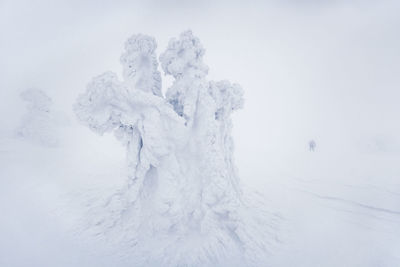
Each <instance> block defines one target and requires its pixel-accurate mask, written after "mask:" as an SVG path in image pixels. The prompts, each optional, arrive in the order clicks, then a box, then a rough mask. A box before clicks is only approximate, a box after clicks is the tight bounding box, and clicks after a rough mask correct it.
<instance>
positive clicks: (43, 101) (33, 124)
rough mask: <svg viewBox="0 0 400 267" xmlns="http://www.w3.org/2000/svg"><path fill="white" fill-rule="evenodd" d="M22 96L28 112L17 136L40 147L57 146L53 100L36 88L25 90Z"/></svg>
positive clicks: (18, 129) (17, 131)
mask: <svg viewBox="0 0 400 267" xmlns="http://www.w3.org/2000/svg"><path fill="white" fill-rule="evenodd" d="M20 96H21V99H22V100H24V101H25V102H26V103H27V109H28V110H27V112H26V114H25V115H24V116H23V118H22V121H21V124H20V126H19V127H18V128H17V130H16V134H17V136H18V137H21V138H24V139H26V140H29V141H31V142H34V143H37V144H40V145H45V146H55V145H57V144H58V137H57V134H56V132H55V131H56V121H55V119H54V116H53V112H52V110H51V108H52V100H51V98H50V97H48V96H47V95H46V93H44V92H43V91H42V90H39V89H35V88H30V89H26V90H24V91H23V92H22V93H21V95H20Z"/></svg>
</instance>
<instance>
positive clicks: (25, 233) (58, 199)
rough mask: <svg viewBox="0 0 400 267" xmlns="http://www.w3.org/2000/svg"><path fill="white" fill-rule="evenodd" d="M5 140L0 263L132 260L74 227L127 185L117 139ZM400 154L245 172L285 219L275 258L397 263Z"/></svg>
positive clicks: (327, 156) (325, 156)
mask: <svg viewBox="0 0 400 267" xmlns="http://www.w3.org/2000/svg"><path fill="white" fill-rule="evenodd" d="M0 144H1V152H0V170H1V173H0V176H1V178H2V186H1V188H0V198H1V201H0V210H1V211H2V215H1V218H2V219H1V223H0V236H2V238H1V241H0V251H1V257H0V264H1V266H93V264H96V265H97V266H115V265H114V264H120V265H121V266H126V264H125V263H124V262H123V260H121V259H120V258H119V257H120V255H118V256H114V255H113V254H110V252H109V251H108V250H107V248H106V247H105V244H103V245H102V244H101V243H91V241H90V240H86V239H85V238H84V237H82V238H80V236H79V234H77V233H78V230H77V229H76V228H75V226H76V224H77V222H79V220H80V219H81V217H82V215H83V212H84V205H85V201H90V197H101V193H100V192H103V193H104V195H107V192H110V191H112V190H115V188H118V186H119V185H121V184H122V183H123V182H124V175H125V174H124V173H123V169H124V165H125V158H124V155H125V154H124V149H123V148H122V147H120V146H119V143H118V142H117V141H116V140H114V139H113V137H112V136H109V137H98V136H96V135H93V134H92V133H91V132H89V131H88V130H86V129H84V128H82V127H80V126H79V125H75V126H74V127H73V128H69V129H68V130H67V131H66V132H65V135H64V136H63V138H62V142H61V144H60V146H59V147H43V146H40V145H37V144H31V143H30V142H27V141H26V140H23V139H16V138H12V137H10V136H7V135H5V134H3V135H2V136H1V139H0ZM262 160H263V159H259V163H260V164H261V162H262ZM399 161H400V155H399V154H396V153H389V154H379V153H378V154H376V153H372V154H371V153H370V154H368V153H354V152H353V153H351V154H350V155H349V154H343V155H342V156H340V157H336V158H332V155H331V153H329V152H328V151H324V149H323V148H321V147H320V148H319V150H317V151H315V152H309V151H307V150H306V149H305V151H304V153H301V154H299V155H296V156H292V157H291V158H290V159H287V162H286V164H290V165H291V166H292V168H291V169H290V170H287V169H286V170H285V168H279V167H276V166H275V171H274V172H271V171H270V172H268V170H271V168H269V169H268V168H267V167H266V168H265V174H264V175H263V174H262V173H261V172H260V173H259V174H257V175H258V177H255V178H253V179H243V180H244V181H243V183H244V184H247V185H249V186H252V187H255V188H257V190H258V191H259V192H261V193H262V194H264V195H266V196H267V198H268V205H269V208H270V209H271V211H273V212H278V213H279V216H280V218H281V221H280V224H281V225H280V227H279V229H278V232H277V235H278V236H279V242H280V245H279V246H278V248H277V249H276V250H275V251H274V252H273V253H272V255H271V256H270V265H271V266H371V267H372V266H397V265H399V264H400V257H399V251H400V238H399V236H400V183H399V181H398V174H399V173H400V166H399V164H398V162H399ZM264 164H265V165H268V164H266V163H264Z"/></svg>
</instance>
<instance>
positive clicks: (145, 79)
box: [74, 31, 273, 266]
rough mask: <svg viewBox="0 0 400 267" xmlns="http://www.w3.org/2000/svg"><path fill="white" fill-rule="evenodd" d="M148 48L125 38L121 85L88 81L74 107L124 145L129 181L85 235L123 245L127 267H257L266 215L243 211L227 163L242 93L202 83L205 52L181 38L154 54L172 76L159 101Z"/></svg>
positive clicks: (145, 41)
mask: <svg viewBox="0 0 400 267" xmlns="http://www.w3.org/2000/svg"><path fill="white" fill-rule="evenodd" d="M155 48H156V43H155V40H154V39H153V38H152V37H149V36H146V35H141V34H139V35H134V36H133V37H131V38H130V39H129V40H128V41H127V43H126V45H125V49H126V51H125V53H124V54H123V55H122V57H121V62H122V65H123V67H124V71H123V73H124V75H123V77H124V80H123V81H120V80H119V79H118V77H117V75H116V74H114V73H111V72H106V73H104V74H102V75H100V76H98V77H96V78H94V79H93V80H92V82H91V83H90V84H89V85H88V87H87V90H86V92H85V94H83V95H81V96H80V97H79V98H78V100H77V103H76V104H75V106H74V109H75V112H76V114H77V116H78V118H79V120H80V121H81V122H82V123H84V124H86V125H87V126H88V127H90V128H91V129H92V130H94V131H95V132H97V133H99V134H103V133H105V132H111V131H113V132H114V133H115V135H116V137H117V138H118V139H119V140H120V141H121V142H122V143H123V144H124V145H125V146H126V147H127V161H128V167H129V181H128V183H127V185H126V186H125V187H124V188H121V190H120V191H118V192H115V193H114V194H112V196H111V197H110V198H109V199H108V200H107V201H106V204H105V205H103V206H101V207H100V208H99V209H98V213H99V214H100V217H97V220H96V221H94V222H93V223H92V229H95V231H97V234H100V235H102V236H106V237H108V238H111V239H112V240H118V241H116V242H119V244H121V243H124V244H127V245H128V246H129V247H131V248H132V250H131V253H132V259H133V260H134V261H135V263H133V265H134V266H143V265H146V264H147V265H151V266H155V265H157V266H198V265H201V266H208V265H213V264H217V265H218V263H220V264H221V263H224V264H228V262H230V263H231V264H230V266H233V265H235V264H236V265H237V264H238V265H241V266H243V264H247V265H250V266H251V265H257V264H261V263H260V262H262V259H263V258H264V257H265V255H266V252H267V250H268V244H269V243H270V242H271V239H272V238H273V237H272V234H271V232H270V231H269V230H270V229H269V227H268V226H267V225H271V221H268V220H270V219H271V218H270V217H269V216H266V214H267V213H265V211H263V209H260V210H258V211H254V213H253V212H250V209H249V206H250V204H249V203H248V202H247V201H246V196H244V195H243V193H242V188H241V186H240V183H239V178H238V175H237V172H236V169H235V165H234V160H233V141H232V137H231V128H232V122H231V114H232V112H233V111H235V110H238V109H240V108H242V106H243V91H242V89H241V87H240V86H239V85H237V84H231V83H230V82H228V81H220V82H210V81H207V80H206V75H207V71H208V67H207V66H206V65H205V64H204V63H203V55H204V51H205V50H204V49H203V47H202V45H201V43H200V41H199V39H198V38H196V37H195V36H193V34H192V32H191V31H186V32H184V33H182V34H181V35H180V37H179V38H178V39H172V40H171V41H170V42H169V44H168V47H167V49H166V51H165V52H164V53H162V54H161V56H160V61H161V65H162V68H163V70H164V72H165V73H166V74H167V75H172V76H173V77H174V79H175V80H174V83H173V85H172V86H171V87H170V88H168V90H167V93H166V97H163V95H162V94H161V84H160V82H161V79H160V75H159V72H158V71H157V66H158V63H157V60H156V58H155V54H154V51H155ZM104 207H105V208H104Z"/></svg>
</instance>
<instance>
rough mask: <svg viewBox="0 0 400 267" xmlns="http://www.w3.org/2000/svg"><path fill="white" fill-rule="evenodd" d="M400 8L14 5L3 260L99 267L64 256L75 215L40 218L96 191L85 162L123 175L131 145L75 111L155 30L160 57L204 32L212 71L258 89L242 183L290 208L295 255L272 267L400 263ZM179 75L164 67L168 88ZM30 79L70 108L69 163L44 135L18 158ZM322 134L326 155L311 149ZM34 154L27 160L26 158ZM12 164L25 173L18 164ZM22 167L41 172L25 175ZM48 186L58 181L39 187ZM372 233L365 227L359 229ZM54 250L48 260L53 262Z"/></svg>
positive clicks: (5, 61) (0, 88)
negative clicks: (129, 43) (188, 35)
mask: <svg viewBox="0 0 400 267" xmlns="http://www.w3.org/2000/svg"><path fill="white" fill-rule="evenodd" d="M399 10H400V3H399V2H397V1H386V0H383V1H340V0H339V1H313V0H306V1H294V0H293V1H292V0H286V1H180V0H171V1H169V0H168V1H161V0H160V1H50V0H49V1H47V0H43V1H28V0H26V1H11V0H10V1H7V0H2V1H1V2H0V33H1V37H0V59H1V60H0V74H1V76H0V99H1V105H0V121H1V125H0V135H1V136H0V137H1V138H2V140H1V143H0V153H1V155H2V156H1V158H0V194H1V195H2V197H0V200H1V201H2V202H3V204H0V207H3V208H4V209H7V212H5V214H4V215H2V216H7V218H2V216H0V218H2V219H1V221H3V222H0V227H1V228H2V229H0V233H3V234H4V235H6V234H7V236H8V237H9V238H8V239H7V240H6V239H4V238H1V239H2V240H1V241H0V263H1V258H2V256H1V254H2V252H1V250H3V249H4V251H7V254H8V255H7V257H5V258H6V260H5V261H4V262H5V263H7V264H12V263H13V262H14V263H15V262H16V264H15V266H34V265H30V264H29V261H31V263H32V259H35V260H34V261H33V264H37V266H46V264H48V265H47V266H56V265H54V263H55V262H61V263H60V265H63V266H68V264H70V262H68V260H65V258H67V256H66V255H74V256H75V257H76V261H74V260H71V262H74V263H73V264H75V265H74V266H77V265H76V262H81V263H82V265H85V266H86V265H88V266H90V265H91V264H90V261H89V260H88V261H87V262H89V263H87V262H86V261H85V260H86V258H90V257H88V256H87V255H86V254H85V252H81V251H80V250H79V249H77V251H78V252H71V253H69V252H65V253H62V252H60V251H58V250H57V251H56V252H52V250H51V249H50V248H52V245H51V244H60V245H59V246H58V247H59V248H60V249H61V248H65V250H66V251H69V250H72V247H73V246H74V245H71V244H70V243H69V242H72V241H70V239H71V240H72V239H73V238H69V235H68V234H60V233H59V232H60V230H59V229H58V227H57V225H58V224H59V222H52V223H49V225H51V226H49V227H48V228H47V227H44V226H43V223H44V222H46V223H47V222H48V221H46V220H45V221H43V220H42V219H40V218H45V216H46V214H47V211H46V208H43V207H42V206H40V205H41V204H38V203H47V202H48V201H49V199H55V198H56V197H55V196H54V195H57V194H69V193H71V191H73V190H75V186H76V185H77V184H79V186H82V184H85V185H87V184H89V185H90V183H91V181H93V178H88V180H87V181H82V178H79V181H77V180H78V178H73V177H71V176H69V175H72V176H73V174H74V170H71V169H74V168H75V167H76V166H83V163H79V161H80V160H81V159H82V160H83V159H86V158H91V161H90V162H89V163H86V164H88V165H90V166H91V168H92V169H95V168H96V167H95V166H96V164H100V165H101V164H106V165H107V164H109V165H110V166H113V168H114V170H116V169H118V167H120V165H123V164H124V156H125V154H124V153H125V152H124V150H123V148H122V147H120V145H119V144H118V142H116V141H115V140H114V139H113V136H111V135H107V136H104V137H99V136H97V135H95V134H93V133H91V132H89V131H88V130H87V129H86V128H85V127H83V126H81V125H80V124H78V122H77V119H76V116H75V114H74V113H73V110H72V106H73V104H74V103H75V101H76V98H77V97H78V95H79V94H81V93H82V92H84V90H85V88H86V85H87V84H88V82H89V81H90V80H91V79H92V77H94V76H97V75H99V74H101V73H103V72H105V71H107V70H111V71H113V72H116V73H118V75H120V76H122V67H121V65H120V62H119V60H120V55H121V53H122V50H123V44H124V42H125V40H126V39H127V38H128V37H129V36H131V35H132V34H135V33H143V34H148V35H151V36H154V37H155V39H156V41H157V43H158V47H157V50H156V53H157V55H160V53H161V52H163V51H164V50H165V48H166V47H167V44H168V41H169V39H170V38H171V37H176V36H178V35H179V34H180V33H181V32H182V31H184V30H187V29H191V30H192V31H193V34H194V35H196V36H197V37H199V38H200V40H201V42H202V44H203V46H204V47H205V48H206V53H205V56H204V61H205V63H206V64H207V65H208V66H209V67H210V71H209V75H208V77H209V79H210V80H222V79H227V80H229V81H231V82H235V83H239V84H240V85H241V86H242V87H243V90H244V98H245V104H244V109H243V110H241V111H240V112H237V114H236V113H235V114H234V115H233V135H234V143H235V161H236V165H237V168H238V172H239V175H240V179H241V181H242V183H244V184H246V185H249V186H253V187H257V188H258V189H259V190H260V191H262V192H263V193H264V194H265V195H266V196H267V197H268V198H269V200H270V201H271V209H274V211H277V212H281V213H282V217H284V218H285V219H284V223H282V225H283V226H282V230H281V231H282V243H283V245H282V247H283V249H281V250H279V249H278V252H276V254H274V256H271V258H272V259H273V260H271V262H272V263H271V264H272V266H294V264H295V263H297V264H299V265H297V266H397V265H398V264H400V258H399V255H400V254H399V253H400V240H399V238H398V237H396V235H397V236H399V235H400V217H399V214H400V198H399V194H400V164H399V163H400V105H399V103H398V102H399V99H400V92H399V86H400V75H399V74H400V73H399V71H400V52H399V51H400V50H399V47H400V37H399V34H398V31H399V30H398V29H399V28H400V16H399ZM171 83H172V79H171V78H170V77H166V76H164V75H162V86H163V92H165V91H166V89H167V88H168V87H169V86H170V85H171ZM28 88H37V89H40V90H43V91H44V92H46V94H47V95H48V96H49V97H51V98H52V100H53V107H54V110H56V111H57V112H59V113H60V114H62V116H61V117H62V118H64V119H63V120H65V124H64V125H63V126H62V127H64V128H62V129H61V130H60V133H59V136H60V140H61V143H62V144H63V145H64V146H65V147H67V150H66V151H67V152H66V155H68V157H69V158H68V159H65V158H64V157H63V156H59V158H52V157H51V156H49V155H43V154H42V153H43V152H42V151H41V148H40V147H39V146H37V145H36V146H35V145H33V144H30V145H29V146H27V147H23V148H22V147H21V148H20V149H19V150H18V151H19V152H12V149H13V147H14V145H13V144H14V143H10V142H11V141H9V140H11V139H9V138H10V136H12V135H13V134H14V133H15V129H16V128H18V126H19V125H20V123H21V120H22V118H23V115H24V114H25V113H26V111H27V109H26V105H25V103H24V102H23V100H21V98H20V93H21V92H22V91H24V90H25V89H28ZM71 139H75V140H77V144H79V145H73V144H72V141H71ZM12 140H13V141H12V142H15V146H16V147H18V146H21V144H20V143H18V142H17V141H15V140H14V139H12ZM63 140H68V141H63ZM311 140H314V141H315V144H316V146H315V151H310V149H309V142H310V141H311ZM81 144H82V145H83V144H89V146H90V147H91V148H92V149H93V150H91V151H86V149H85V148H82V146H81ZM10 151H11V152H10ZM21 151H24V152H21ZM75 152H76V154H75ZM7 153H10V155H11V156H8V154H7ZM13 153H14V154H13ZM21 153H22V154H24V156H23V157H22V158H23V159H22V162H24V163H21V165H19V164H18V160H19V156H20V155H21ZM85 153H87V154H85ZM77 154H79V156H76V155H77ZM27 155H31V157H30V156H27ZM35 155H36V156H35ZM41 155H42V156H41ZM62 155H64V154H62ZM38 157H39V158H40V157H42V159H41V160H40V161H39V159H38ZM96 157H97V159H96ZM31 159H33V161H31ZM35 160H37V162H40V163H37V164H36V163H35V162H36V161H35ZM66 161H68V162H69V163H66V164H64V163H63V162H66ZM26 162H28V163H29V162H30V163H31V164H28V165H26ZM49 162H52V163H51V165H52V168H50V169H49V170H47V169H46V171H45V172H47V171H48V172H52V171H54V172H53V174H52V175H54V177H52V179H50V178H46V179H47V180H46V179H45V180H40V179H42V176H41V175H40V174H33V173H34V172H35V170H37V169H40V168H41V167H40V166H42V165H46V164H47V163H49ZM63 164H64V165H63ZM79 164H81V165H79ZM11 165H12V166H14V168H15V169H19V172H14V171H11V169H12V168H13V167H12V166H11ZM116 166H118V167H116ZM64 167H65V168H67V167H68V168H69V169H68V170H67V171H66V172H67V174H68V175H67V174H65V175H64V174H63V175H60V176H57V174H58V173H59V174H61V173H63V170H57V168H64ZM24 171H25V172H24ZM88 172H89V171H88ZM39 173H41V171H39ZM81 173H82V172H81ZM81 173H80V174H81ZM110 173H112V171H110ZM11 174H12V175H11ZM13 175H14V176H13ZM18 175H24V176H25V175H26V177H25V178H21V179H15V177H19V176H18ZM30 175H31V176H30ZM102 175H103V176H104V177H105V178H104V179H105V180H107V177H106V176H107V174H105V173H103V174H102ZM28 177H29V178H28ZM46 177H50V176H49V175H48V176H46ZM80 177H81V176H80ZM34 179H38V181H36V182H35V181H32V180H34ZM32 184H41V185H43V184H44V185H46V186H47V187H46V186H44V187H40V189H32V188H33V187H34V186H33V185H32ZM1 188H3V189H1ZM65 188H67V189H68V190H69V191H68V190H65ZM31 189H32V190H39V191H38V192H41V193H40V195H41V196H42V198H43V199H42V200H41V201H39V202H38V203H35V204H34V205H33V206H32V207H30V206H29V205H26V204H27V203H25V202H29V199H30V197H33V196H35V197H36V196H37V194H35V195H32V196H26V199H24V196H25V195H24V194H23V193H16V194H14V193H13V191H12V190H17V191H18V190H22V192H29V191H31ZM67 191H68V192H67ZM20 192H21V191H20ZM46 194H47V195H48V196H49V197H48V198H47V197H46ZM72 195H73V194H72ZM65 198H67V199H68V198H71V195H68V197H65ZM319 202H321V203H319ZM10 203H11V204H10ZM311 203H312V204H311ZM43 205H44V206H45V204H43ZM46 205H47V204H46ZM347 205H348V206H347ZM18 209H20V210H23V211H24V212H22V213H23V214H22V215H21V214H20V213H18V212H15V210H18ZM341 209H343V210H345V211H344V212H342V213H340V212H338V210H341ZM326 210H334V212H327V211H326ZM303 212H304V213H303ZM369 212H370V213H369ZM355 213H359V214H361V215H359V217H357V215H354V214H355ZM366 213H367V215H366V217H367V218H365V217H363V216H364V215H365V214H366ZM304 214H305V215H304ZM363 214H364V215H363ZM303 215H304V217H306V218H301V217H302V216H303ZM381 215H382V216H381ZM31 217H32V218H33V219H32V221H30V220H29V219H28V218H31ZM37 217H40V218H37ZM370 217H378V219H376V218H375V219H371V218H370ZM299 218H301V219H299ZM66 220H72V219H71V218H66ZM386 221H388V222H386ZM63 223H64V222H62V223H60V224H63ZM359 224H361V226H357V225H359ZM294 225H295V226H294ZM348 225H351V226H348ZM43 227H44V228H47V229H43ZM359 227H360V228H362V229H363V230H362V231H359V232H357V231H358V228H359ZM3 231H4V232H3ZM327 232H329V234H327ZM294 233H297V235H296V234H294ZM3 234H2V235H3ZM30 234H32V235H33V237H32V236H30ZM71 235H72V233H71ZM321 235H322V236H323V237H321ZM44 236H46V237H44ZM66 236H67V237H66ZM35 238H36V239H37V240H38V243H35V242H34V241H32V240H35ZM21 242H26V243H25V244H24V245H20V244H21ZM74 242H75V241H74ZM74 244H75V243H74ZM367 244H371V245H367ZM82 246H84V245H82ZM358 246H360V248H356V247H358ZM19 247H21V251H18V248H19ZM338 247H339V248H338ZM5 248H7V249H5ZM324 248H325V249H324ZM52 249H53V250H54V248H52ZM335 249H337V250H335ZM89 250H90V249H89ZM28 251H29V252H28ZM35 251H36V252H35ZM47 253H48V254H51V255H49V257H48V258H47V257H46V256H43V254H47ZM80 253H82V254H85V256H82V255H81V254H80ZM19 254H20V255H28V256H26V259H27V260H26V261H25V260H23V259H24V257H22V259H21V258H20V259H18V255H19ZM39 254H41V256H37V255H39ZM288 255H291V257H289V256H288ZM81 256H82V258H80V257H81ZM288 257H289V258H290V259H288ZM46 258H47V262H46ZM83 258H85V260H82V259H83ZM105 258H107V257H105ZM311 259H314V260H311ZM13 260H15V261H13ZM90 260H92V259H90ZM104 262H106V261H104ZM104 262H103V263H104ZM104 264H106V265H105V266H107V263H104ZM346 264H347V265H346ZM8 266H12V265H8ZM69 266H70V265H69Z"/></svg>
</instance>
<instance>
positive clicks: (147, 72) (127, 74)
mask: <svg viewBox="0 0 400 267" xmlns="http://www.w3.org/2000/svg"><path fill="white" fill-rule="evenodd" d="M156 48H157V44H156V41H155V40H154V38H153V37H150V36H147V35H142V34H138V35H133V36H132V37H130V38H129V39H128V40H127V41H126V42H125V53H123V54H122V56H121V64H122V65H123V76H124V79H125V81H126V82H128V83H131V84H132V86H133V87H135V88H136V89H139V90H142V91H145V92H152V93H153V94H154V95H157V96H161V74H160V72H159V71H158V70H157V67H158V61H157V58H156V55H155V50H156Z"/></svg>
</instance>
